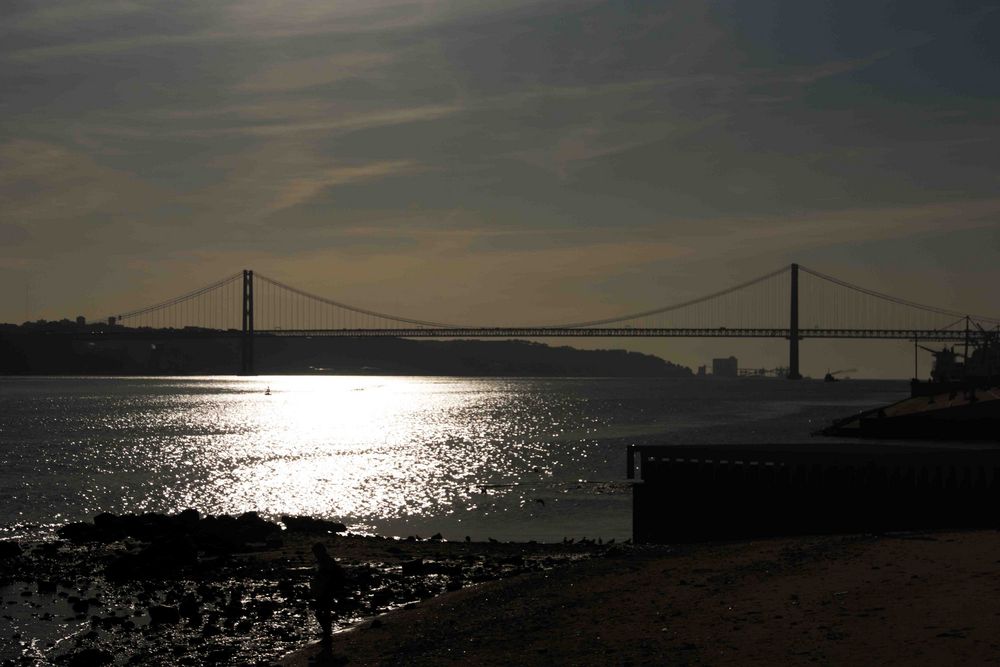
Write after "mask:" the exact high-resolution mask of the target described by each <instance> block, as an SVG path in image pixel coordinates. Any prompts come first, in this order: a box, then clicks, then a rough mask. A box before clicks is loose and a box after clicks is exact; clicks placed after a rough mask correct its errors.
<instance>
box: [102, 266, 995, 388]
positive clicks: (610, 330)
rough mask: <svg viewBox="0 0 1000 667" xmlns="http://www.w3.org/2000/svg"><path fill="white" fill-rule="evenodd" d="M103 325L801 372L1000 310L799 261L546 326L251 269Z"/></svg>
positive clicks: (975, 339)
mask: <svg viewBox="0 0 1000 667" xmlns="http://www.w3.org/2000/svg"><path fill="white" fill-rule="evenodd" d="M107 321H108V323H109V325H110V326H109V327H108V328H107V329H106V330H104V332H102V333H108V334H115V333H118V334H120V335H121V334H124V335H136V334H141V333H142V332H154V331H155V332H156V333H157V335H163V334H164V333H165V332H166V333H168V334H171V335H185V333H187V334H189V335H224V336H239V337H240V338H241V340H242V345H241V349H242V361H241V371H242V372H243V373H244V374H252V373H253V368H254V361H253V360H254V352H253V341H254V337H255V336H257V335H262V334H263V335H271V336H344V337H387V336H391V337H400V338H550V337H568V338H581V337H607V338H617V337H688V338H780V339H785V340H787V341H788V345H789V352H788V368H789V375H788V376H789V377H790V378H793V379H795V378H799V377H801V376H800V374H799V341H800V340H803V339H807V338H855V339H900V340H913V341H937V342H942V341H943V342H951V343H965V344H973V345H975V344H979V343H980V342H982V341H985V340H987V338H989V337H990V336H996V335H997V333H998V332H1000V318H996V317H986V316H979V315H970V314H968V313H962V312H959V311H956V310H952V309H948V308H940V307H935V306H928V305H925V304H920V303H916V302H914V301H909V300H907V299H902V298H898V297H894V296H891V295H888V294H884V293H881V292H877V291H875V290H870V289H866V288H864V287H860V286H858V285H853V284H851V283H848V282H846V281H843V280H839V279H837V278H834V277H832V276H829V275H826V274H823V273H820V272H819V271H814V270H812V269H809V268H806V267H804V266H800V265H798V264H791V265H790V266H786V267H782V268H781V269H778V270H777V271H772V272H771V273H767V274H765V275H762V276H759V277H757V278H754V279H752V280H749V281H746V282H743V283H740V284H738V285H734V286H733V287H730V288H728V289H725V290H721V291H718V292H714V293H712V294H707V295H705V296H702V297H699V298H696V299H690V300H686V301H683V302H680V303H675V304H671V305H668V306H663V307H660V308H655V309H651V310H645V311H642V312H635V313H628V314H624V315H621V316H617V317H611V318H605V319H597V320H590V321H579V322H569V323H558V324H552V325H545V326H481V325H473V324H468V323H461V324H460V323H450V324H449V323H441V322H431V321H425V320H421V319H414V318H410V317H403V316H399V315H392V314H387V313H382V312H377V311H374V310H368V309H365V308H359V307H356V306H353V305H348V304H345V303H341V302H339V301H334V300H332V299H329V298H326V297H323V296H319V295H316V294H312V293H310V292H306V291H304V290H301V289H298V288H296V287H293V286H290V285H287V284H285V283H282V282H279V281H277V280H274V279H272V278H268V277H266V276H263V275H261V274H259V273H254V272H253V271H250V270H244V271H242V272H241V273H235V274H233V275H231V276H227V277H226V278H223V279H222V280H220V281H218V282H215V283H212V284H210V285H207V286H205V287H202V288H199V289H197V290H194V291H191V292H187V293H185V294H182V295H181V296H178V297H176V298H173V299H169V300H167V301H163V302H160V303H156V304H153V305H151V306H146V307H144V308H139V309H136V310H131V311H128V312H122V313H121V314H119V315H116V316H113V317H109V318H107Z"/></svg>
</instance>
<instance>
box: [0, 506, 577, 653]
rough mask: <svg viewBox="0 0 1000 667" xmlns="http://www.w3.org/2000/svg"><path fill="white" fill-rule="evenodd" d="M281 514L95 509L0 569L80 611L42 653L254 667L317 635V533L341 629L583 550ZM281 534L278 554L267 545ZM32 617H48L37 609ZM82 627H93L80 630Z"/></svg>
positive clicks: (567, 558)
mask: <svg viewBox="0 0 1000 667" xmlns="http://www.w3.org/2000/svg"><path fill="white" fill-rule="evenodd" d="M289 519H291V520H290V521H289ZM283 520H284V521H285V525H286V527H287V528H288V530H287V531H282V530H281V528H280V526H278V525H277V524H274V523H271V522H268V521H265V520H264V519H262V518H260V517H259V516H258V515H256V514H254V513H247V514H243V515H240V516H238V517H233V516H222V517H212V516H203V515H200V514H199V513H198V512H196V511H194V510H190V511H187V512H184V513H181V514H180V515H173V516H168V515H162V514H153V513H148V514H142V515H124V516H117V515H114V514H102V515H98V516H97V517H95V519H94V521H93V522H92V523H91V522H81V523H77V524H71V525H69V526H65V527H64V528H63V529H62V530H60V531H59V534H60V537H62V538H64V540H67V541H70V542H71V544H67V543H66V542H65V541H59V542H53V543H48V544H41V545H37V544H34V545H31V546H30V547H29V548H27V549H26V550H25V552H23V553H20V552H19V555H16V556H15V557H12V558H10V559H8V560H6V561H4V562H3V564H2V565H0V571H2V570H3V569H6V570H9V572H10V577H12V578H13V579H12V580H17V581H22V582H37V584H38V585H37V592H38V594H39V595H34V594H33V593H32V590H34V586H31V588H30V589H27V590H26V591H25V594H27V595H34V597H33V598H31V599H29V600H26V601H25V602H26V603H31V604H33V605H34V604H48V603H49V602H47V601H46V600H44V599H42V598H46V597H48V598H51V600H50V602H51V604H54V605H56V607H53V609H54V610H55V609H58V614H57V617H58V618H62V617H63V616H65V611H69V607H70V606H72V608H73V611H74V612H75V613H76V616H75V617H73V616H68V617H66V619H65V622H66V623H70V624H73V623H76V624H78V627H79V628H81V630H80V633H79V634H77V635H76V638H75V639H74V642H75V643H76V646H75V647H68V646H63V647H60V648H55V649H52V654H50V655H49V660H50V662H54V663H57V664H80V665H87V664H95V665H100V664H106V663H102V662H101V660H103V657H102V656H103V655H104V654H107V653H109V652H110V654H113V655H115V657H116V659H118V661H119V662H121V660H120V658H121V656H120V655H118V649H117V648H116V647H119V646H120V647H125V646H128V647H130V648H129V649H128V650H129V651H133V650H140V651H141V653H134V654H133V656H132V657H131V658H129V659H128V660H126V661H125V662H123V663H122V664H190V665H204V664H212V663H213V661H221V662H222V663H225V664H262V661H264V660H269V659H273V658H274V657H277V656H278V655H280V654H281V653H282V652H287V651H288V650H290V649H291V648H293V647H294V646H296V645H300V644H301V643H303V642H305V641H307V640H308V639H310V638H311V637H313V636H314V634H315V632H316V629H315V626H314V624H313V623H312V616H311V614H310V612H309V604H310V599H311V597H312V594H311V593H310V586H309V582H310V578H311V577H312V576H313V571H314V570H313V567H312V566H313V563H312V559H311V558H308V556H307V555H306V554H307V553H308V545H310V544H314V543H315V542H316V541H317V539H318V540H320V541H321V542H323V543H325V545H326V546H327V548H329V549H330V554H331V556H333V557H336V560H337V561H338V564H339V565H340V567H342V568H343V579H344V580H343V585H342V589H341V590H340V591H339V594H338V595H337V596H336V601H335V604H334V606H333V613H334V617H335V619H336V620H335V623H336V624H337V625H338V626H339V627H343V625H344V624H346V623H351V622H355V621H357V620H360V619H362V618H365V617H366V616H370V615H372V614H377V613H380V612H382V611H385V610H387V609H393V608H398V607H400V606H404V605H407V604H410V603H412V602H413V601H414V600H417V599H426V598H430V597H433V596H434V595H437V594H439V593H443V592H445V591H455V590H459V589H461V588H463V587H466V586H469V585H473V584H476V583H478V582H482V581H488V580H491V579H496V578H500V577H506V576H510V575H512V574H516V573H518V572H525V571H529V570H534V569H547V568H549V567H552V566H553V565H556V564H559V563H564V562H569V561H571V560H572V559H574V558H577V557H581V556H583V555H586V554H588V553H591V552H590V551H589V550H588V549H587V548H586V547H580V546H572V547H568V546H566V545H560V546H558V547H556V546H554V545H553V546H545V545H540V546H537V547H536V546H534V545H532V546H528V545H516V544H491V545H487V544H470V543H468V542H459V543H450V542H447V541H443V540H439V539H437V538H438V535H435V536H434V537H433V538H431V539H430V540H420V539H418V538H416V537H414V538H413V539H412V541H402V540H387V539H385V538H364V537H359V536H347V537H337V538H336V539H334V535H335V534H336V533H337V532H342V527H343V524H339V523H337V522H333V521H326V520H322V519H310V518H308V517H287V516H286V517H283ZM282 543H284V544H283V547H282V548H281V549H270V548H267V547H268V545H281V544H282ZM19 548H20V547H19ZM265 549H266V551H264V550H265ZM255 551H263V553H255ZM10 552H11V553H13V552H14V550H13V549H10ZM35 598H38V602H37V603H36V602H35ZM64 609H65V611H64ZM46 613H47V612H46ZM88 615H90V616H89V617H88ZM38 618H45V617H44V616H43V612H42V610H41V609H40V610H39V616H38ZM147 619H148V621H149V622H148V623H147V622H146V621H147ZM87 624H89V626H90V628H89V629H90V630H92V632H86V629H87V628H86V626H87ZM64 651H66V652H64ZM84 651H89V652H86V653H85V652H84ZM102 652H103V653H102ZM60 653H61V654H60ZM74 660H75V661H79V662H71V661H74ZM88 661H90V662H88Z"/></svg>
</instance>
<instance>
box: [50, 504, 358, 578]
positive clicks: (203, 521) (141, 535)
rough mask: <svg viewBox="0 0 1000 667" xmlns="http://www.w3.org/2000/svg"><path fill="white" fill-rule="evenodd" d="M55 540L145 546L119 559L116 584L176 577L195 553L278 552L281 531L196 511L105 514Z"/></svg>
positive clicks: (252, 520)
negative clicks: (137, 578)
mask: <svg viewBox="0 0 1000 667" xmlns="http://www.w3.org/2000/svg"><path fill="white" fill-rule="evenodd" d="M330 523H332V522H330ZM337 525H342V524H337ZM58 535H59V536H60V537H62V538H64V539H66V540H69V541H70V542H73V543H74V544H85V543H91V542H98V543H105V544H106V543H110V542H115V541H120V540H123V539H125V538H133V539H136V540H140V541H142V542H149V543H150V546H149V547H147V548H146V549H144V550H143V551H141V552H140V553H139V554H134V555H132V557H131V558H125V557H123V558H122V559H121V562H120V563H118V564H117V565H116V566H115V568H113V569H114V570H115V572H114V573H113V574H112V576H117V577H120V578H129V577H133V576H136V575H138V576H161V575H163V574H171V573H175V572H177V571H179V570H182V569H184V568H185V567H189V566H191V565H192V564H193V562H194V561H195V559H196V558H197V552H199V551H201V552H205V553H209V554H215V555H221V554H229V553H233V552H238V551H254V550H260V549H264V548H276V547H279V546H281V528H280V527H278V526H277V525H276V524H274V523H271V522H270V521H267V520H265V519H262V518H261V517H260V516H259V515H258V514H257V513H256V512H245V513H244V514H241V515H239V516H238V517H232V516H225V515H223V516H206V517H201V516H200V515H199V514H198V512H197V511H196V510H184V511H183V512H181V513H180V514H175V515H166V514H157V513H154V512H147V513H146V514H138V515H136V514H126V515H122V516H118V515H115V514H110V513H106V512H105V513H103V514H98V515H97V516H95V517H94V522H93V523H88V522H84V521H80V522H76V523H70V524H67V525H65V526H63V527H62V528H60V529H59V531H58Z"/></svg>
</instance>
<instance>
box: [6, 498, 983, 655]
mask: <svg viewBox="0 0 1000 667" xmlns="http://www.w3.org/2000/svg"><path fill="white" fill-rule="evenodd" d="M98 524H99V525H94V524H82V525H77V526H75V527H73V528H69V529H64V530H63V531H62V538H63V539H61V540H59V541H55V542H47V543H39V544H21V545H18V546H16V547H15V546H13V545H12V544H11V543H9V542H7V543H2V544H0V664H5V665H20V664H32V665H35V664H57V665H70V666H72V667H83V666H85V665H103V664H116V665H151V664H152V665H216V664H222V665H244V664H250V665H253V664H259V665H271V664H274V663H275V662H277V661H281V662H282V663H283V664H286V665H310V664H333V665H344V664H347V665H441V664H444V665H448V664H454V665H501V664H502V665H509V664H518V665H664V664H679V665H684V664H708V665H746V664H768V665H770V664H793V665H794V664H831V665H847V664H852V665H853V664H879V663H883V664H893V665H915V664H916V665H938V664H962V663H965V664H975V665H979V664H998V663H1000V639H998V636H1000V634H998V633H997V629H998V627H1000V533H998V532H995V531H971V532H960V533H926V534H922V533H910V534H900V535H889V536H871V535H855V536H827V537H805V538H788V539H774V540H762V541H751V542H741V543H730V544H702V545H691V546H678V547H669V546H661V547H645V546H632V545H595V544H580V543H579V542H577V543H576V544H554V545H538V544H501V543H465V542H448V541H442V540H437V539H413V540H390V539H384V538H378V537H361V536H344V535H337V534H334V533H333V532H329V531H330V530H335V529H336V528H337V527H336V526H331V525H328V524H309V523H306V524H304V525H303V524H299V525H297V526H292V528H290V529H286V530H282V529H281V528H279V527H278V526H276V525H275V524H273V523H270V522H267V521H264V520H262V519H260V518H259V517H256V516H255V515H247V516H244V517H240V518H233V517H208V518H206V517H198V516H197V515H194V514H193V513H188V514H187V515H186V516H183V517H162V516H159V515H147V516H146V517H126V518H121V517H107V516H105V517H103V519H102V520H100V521H98ZM317 541H319V542H322V543H324V544H326V545H327V548H328V549H329V551H330V553H331V554H332V555H333V556H334V557H335V558H337V559H338V560H339V562H340V563H341V564H342V565H343V566H344V567H345V570H346V574H347V585H346V587H345V589H344V591H343V592H342V594H341V596H340V598H339V601H338V605H337V609H336V616H337V627H339V628H340V629H341V630H343V631H342V632H339V633H338V634H336V635H335V637H334V639H333V641H332V642H330V643H329V644H327V645H325V646H324V645H322V644H320V643H317V641H316V640H317V638H318V626H317V625H316V623H315V621H314V619H313V616H312V613H311V611H310V610H309V607H308V604H309V597H310V594H309V581H310V578H311V573H312V565H313V557H312V554H311V549H310V548H311V546H312V544H313V543H315V542H317ZM4 545H6V546H4ZM303 647H304V648H303Z"/></svg>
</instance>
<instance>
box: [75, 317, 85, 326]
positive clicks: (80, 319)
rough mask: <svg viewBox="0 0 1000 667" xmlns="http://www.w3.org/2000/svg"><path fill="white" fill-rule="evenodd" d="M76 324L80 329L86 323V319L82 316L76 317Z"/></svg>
mask: <svg viewBox="0 0 1000 667" xmlns="http://www.w3.org/2000/svg"><path fill="white" fill-rule="evenodd" d="M76 323H77V324H79V325H80V326H81V327H82V326H83V325H84V324H86V323H87V318H86V317H84V316H83V315H77V316H76Z"/></svg>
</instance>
